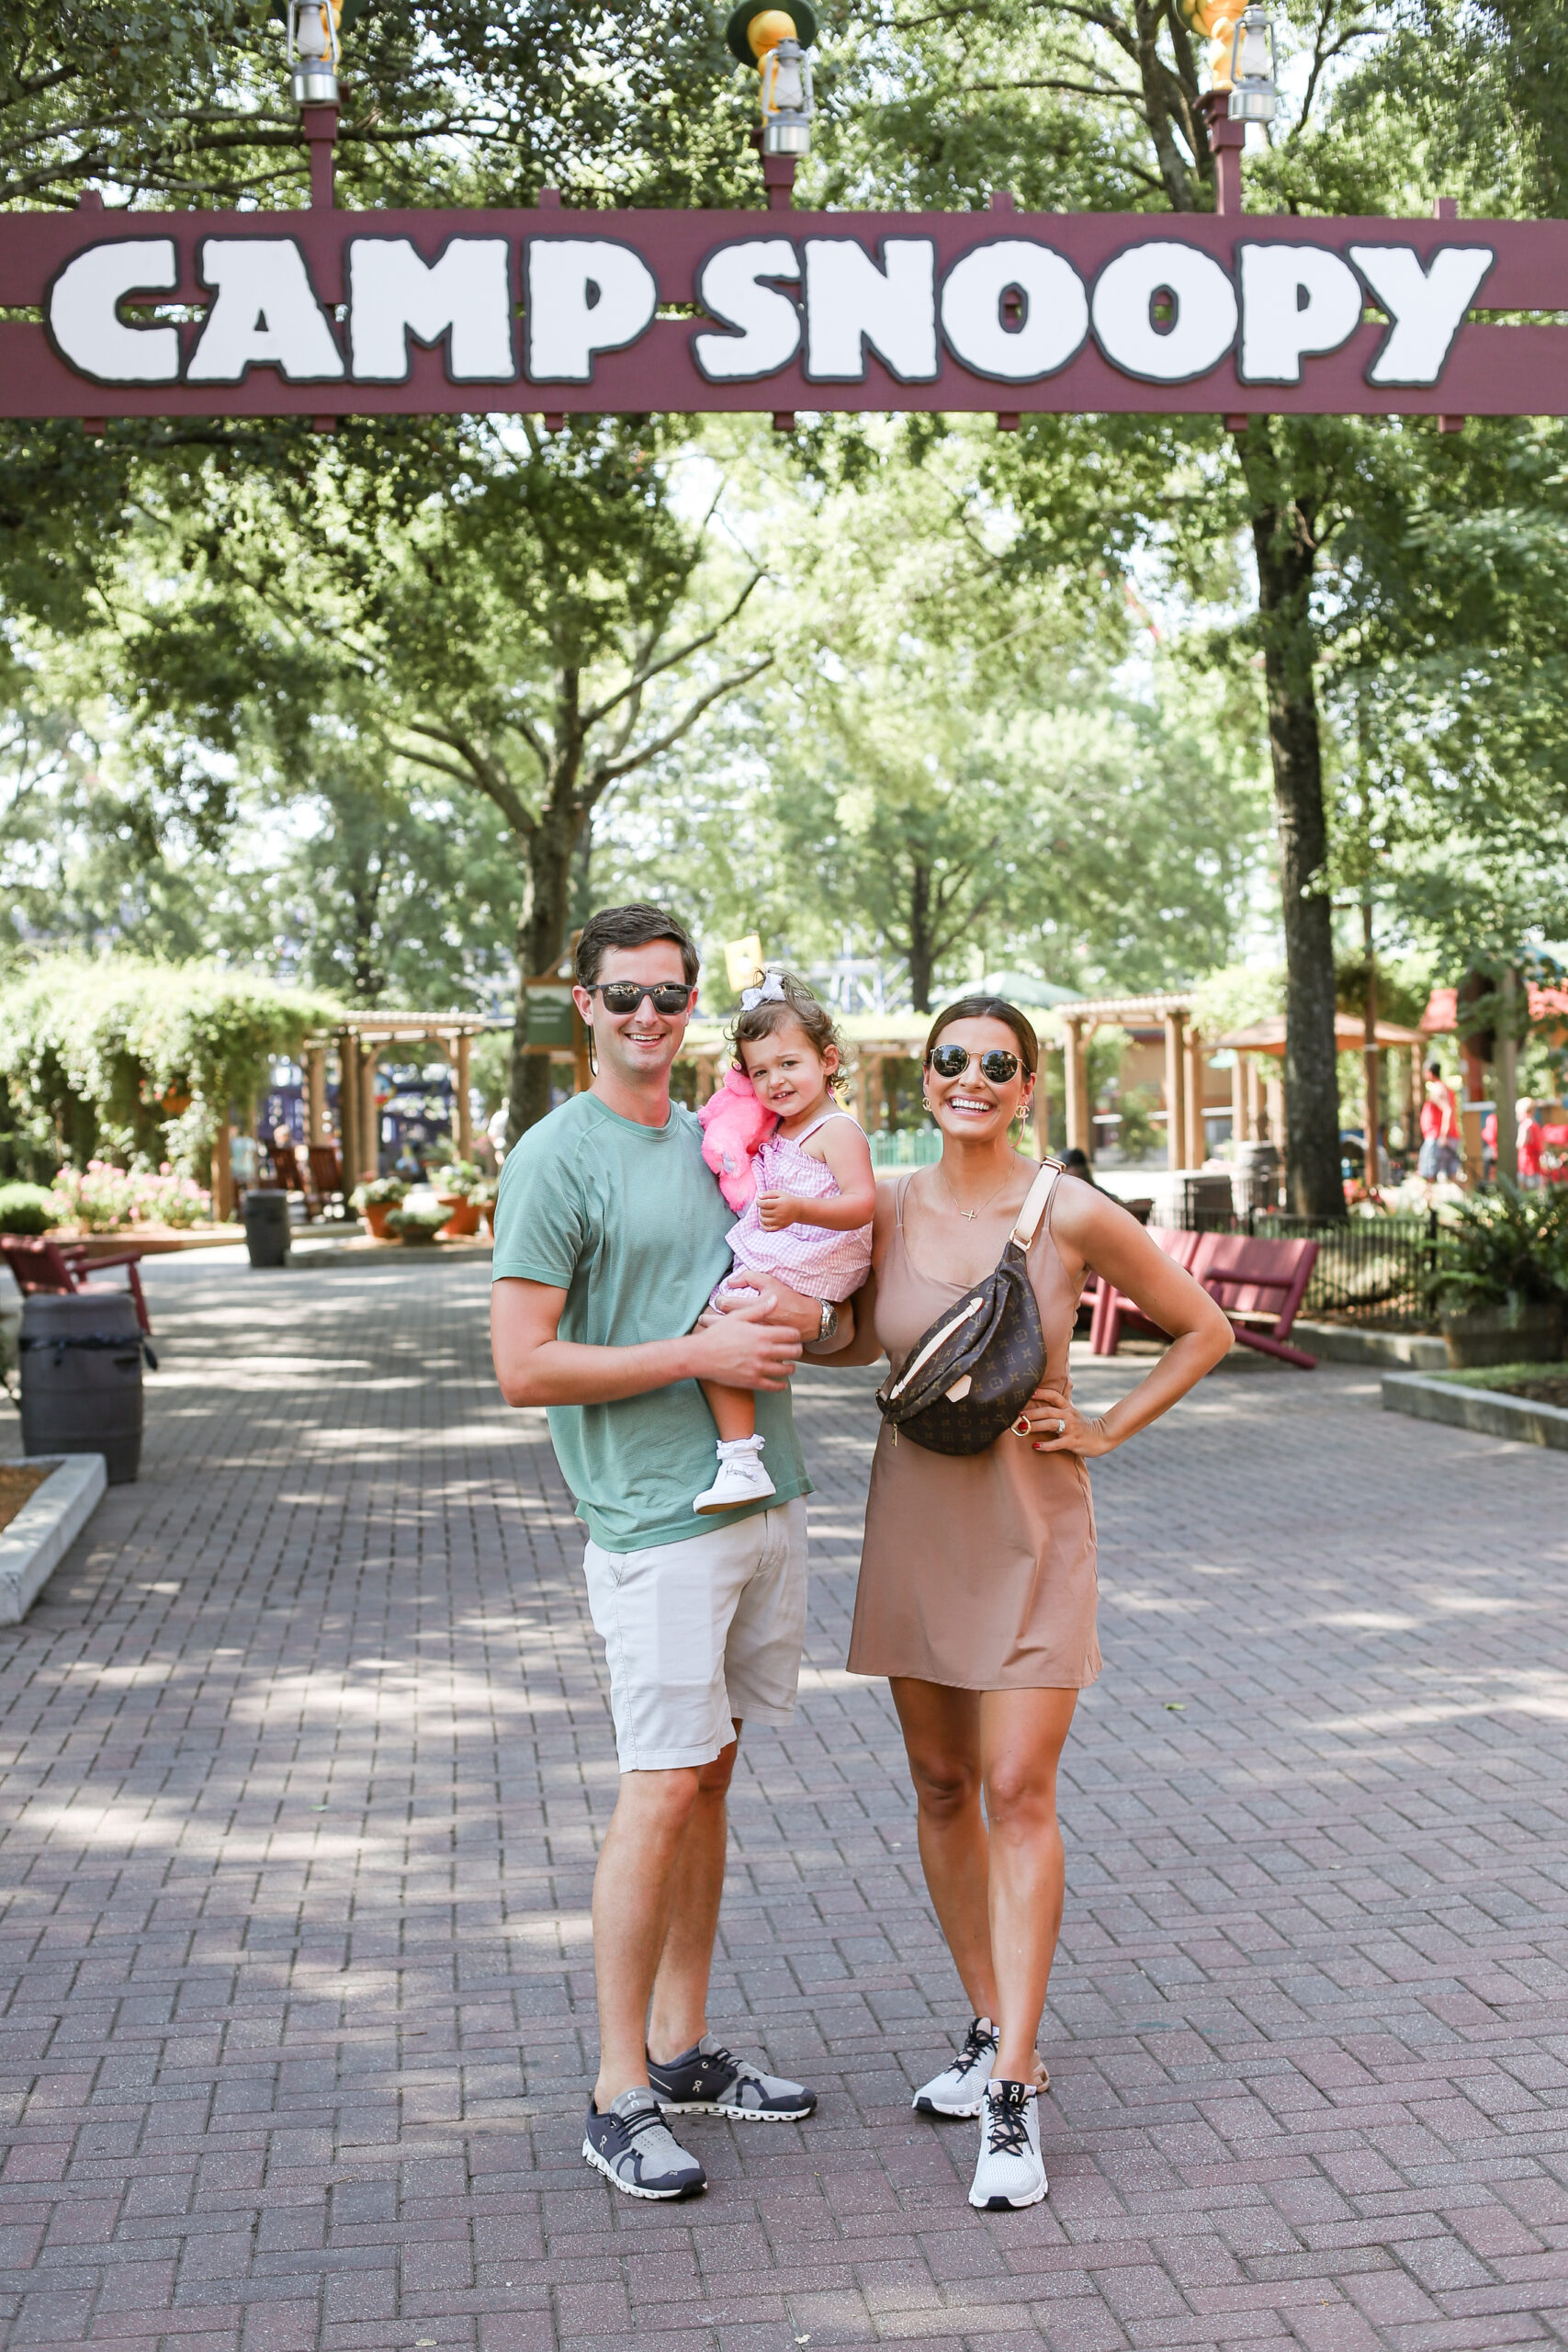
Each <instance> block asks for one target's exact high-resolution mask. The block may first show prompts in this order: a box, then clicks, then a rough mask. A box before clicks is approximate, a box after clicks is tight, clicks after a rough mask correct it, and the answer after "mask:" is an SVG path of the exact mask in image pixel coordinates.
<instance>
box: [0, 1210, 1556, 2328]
mask: <svg viewBox="0 0 1568 2352" xmlns="http://www.w3.org/2000/svg"><path fill="white" fill-rule="evenodd" d="M486 1272H487V1269H486V1268H485V1267H484V1265H483V1264H482V1263H480V1262H476V1261H474V1260H472V1259H469V1260H468V1261H466V1262H465V1261H442V1262H439V1263H434V1264H433V1263H430V1262H429V1261H422V1262H418V1263H416V1264H414V1265H410V1264H409V1263H408V1261H406V1260H403V1259H400V1258H397V1257H389V1258H387V1259H386V1260H381V1259H374V1260H368V1259H366V1258H364V1257H342V1258H337V1259H334V1260H332V1261H317V1262H316V1263H315V1264H314V1265H310V1266H305V1265H300V1266H299V1267H298V1268H297V1269H296V1270H295V1271H294V1272H290V1273H287V1274H284V1273H279V1274H275V1275H264V1274H252V1273H251V1272H249V1271H248V1270H246V1269H243V1267H237V1266H232V1265H228V1264H224V1265H219V1264H218V1263H216V1262H215V1261H207V1262H206V1263H205V1264H204V1263H203V1262H202V1261H184V1262H183V1263H180V1264H178V1265H168V1264H165V1265H164V1266H162V1267H158V1268H155V1269H154V1271H153V1274H152V1284H151V1288H152V1303H153V1310H154V1315H155V1317H156V1318H157V1321H158V1324H159V1329H160V1338H161V1340H162V1341H163V1342H164V1347H165V1354H164V1364H165V1369H164V1371H163V1373H161V1374H160V1375H159V1376H158V1378H157V1379H156V1380H155V1381H154V1382H153V1383H152V1386H151V1407H152V1442H151V1444H150V1447H149V1452H148V1458H147V1462H146V1472H145V1476H144V1477H143V1479H142V1481H141V1484H140V1485H138V1486H136V1487H128V1488H119V1489H117V1490H115V1491H113V1492H112V1493H111V1494H110V1496H109V1498H107V1502H106V1504H105V1505H104V1507H103V1508H102V1509H101V1510H100V1511H99V1512H98V1515H97V1517H96V1521H94V1523H93V1526H92V1528H91V1529H90V1531H89V1532H88V1534H87V1536H86V1537H85V1540H84V1541H83V1542H82V1543H81V1544H79V1545H78V1547H77V1549H76V1551H75V1553H74V1554H73V1555H72V1558H71V1559H70V1561H69V1562H68V1563H67V1565H66V1566H65V1567H64V1568H63V1569H62V1571H61V1573H60V1574H58V1575H57V1576H56V1577H55V1578H54V1579H53V1581H52V1583H51V1585H50V1586H49V1588H48V1589H47V1591H46V1593H45V1595H44V1597H43V1599H42V1600H41V1601H40V1603H39V1606H38V1607H37V1608H36V1609H35V1610H34V1611H33V1614H32V1616H31V1618H30V1619H29V1620H28V1623H27V1624H26V1625H25V1626H23V1627H21V1628H18V1629H17V1630H16V1631H14V1632H10V1633H6V1634H0V1697H3V1700H4V1703H5V1708H6V1720H5V1724H4V1726H3V1736H4V1743H5V1744H4V1751H3V1755H0V1762H3V1763H4V1764H5V1766H6V1785H5V1800H6V1806H7V1815H6V1818H7V1823H8V1837H7V1840H6V1849H5V1854H6V1861H5V1868H6V1884H7V1886H8V1888H10V1889H11V1890H14V1899H13V1901H12V1904H11V1907H10V1912H9V1920H8V1925H7V1927H6V1930H5V1934H6V1941H5V1948H4V1953H3V1955H0V1964H3V1967H4V1978H5V1988H6V2010H5V2029H6V2053H5V2061H4V2072H3V2074H0V2098H3V2100H4V2110H5V2113H4V2121H5V2126H6V2140H7V2143H8V2149H9V2154H8V2156H7V2158H6V2166H5V2171H4V2174H3V2176H0V2192H3V2193H0V2261H3V2263H4V2265H5V2267H4V2270H3V2271H0V2296H3V2301H0V2315H3V2316H0V2342H3V2343H4V2344H5V2345H6V2346H23V2345H27V2346H34V2345H49V2346H70V2345H78V2344H82V2345H85V2344H90V2345H93V2346H105V2345H111V2346H135V2347H138V2352H164V2347H167V2352H176V2347H177V2352H394V2347H395V2348H396V2352H401V2347H403V2346H443V2347H444V2346H466V2347H475V2348H476V2352H556V2347H558V2346H559V2347H572V2352H576V2347H579V2346H590V2345H592V2346H620V2345H622V2344H628V2343H629V2342H630V2340H631V2338H632V2337H633V2336H634V2335H635V2336H636V2337H637V2341H638V2343H639V2345H640V2346H642V2347H644V2352H646V2348H647V2347H649V2346H654V2347H664V2346H668V2347H670V2352H676V2348H677V2347H680V2352H686V2347H692V2348H693V2352H695V2347H702V2348H703V2352H791V2347H793V2346H804V2345H807V2344H809V2345H810V2346H812V2347H813V2352H822V2347H824V2346H833V2345H840V2344H847V2343H850V2342H857V2343H858V2342H866V2341H878V2342H884V2343H894V2344H905V2343H915V2342H919V2343H920V2344H921V2345H923V2346H931V2347H933V2348H934V2347H937V2346H953V2347H956V2346H960V2345H963V2346H969V2347H976V2352H978V2347H987V2352H988V2348H989V2347H996V2346H1003V2345H1004V2344H1005V2345H1008V2346H1018V2345H1023V2346H1028V2345H1032V2344H1036V2343H1038V2344H1043V2345H1046V2346H1051V2347H1053V2352H1112V2347H1119V2346H1141V2347H1146V2352H1175V2347H1178V2346H1233V2345H1234V2346H1254V2345H1281V2344H1289V2345H1295V2346H1306V2347H1308V2352H1371V2348H1372V2347H1374V2346H1389V2347H1397V2352H1437V2347H1451V2352H1480V2347H1483V2346H1493V2345H1513V2344H1542V2343H1562V2342H1563V2341H1564V2340H1568V2185H1565V2183H1568V2102H1565V2096H1564V2091H1565V2085H1568V2071H1565V2064H1564V2062H1565V2060H1568V2009H1565V2006H1564V1998H1563V1960H1564V1941H1563V1926H1564V1916H1563V1915H1564V1908H1565V1905H1564V1871H1565V1860H1564V1842H1563V1824H1564V1814H1565V1812H1568V1795H1565V1776H1564V1761H1565V1758H1564V1745H1565V1743H1564V1725H1565V1722H1568V1671H1565V1670H1564V1662H1563V1642H1562V1623H1563V1608H1562V1600H1563V1589H1564V1565H1565V1552H1568V1547H1565V1544H1564V1538H1563V1529H1564V1519H1563V1499H1564V1497H1565V1496H1568V1483H1565V1482H1568V1465H1565V1464H1563V1463H1562V1461H1561V1460H1560V1459H1559V1458H1558V1457H1556V1456H1553V1455H1550V1454H1544V1453H1536V1452H1534V1451H1532V1450H1531V1449H1529V1448H1528V1447H1517V1446H1511V1445H1506V1444H1503V1443H1499V1442H1494V1441H1492V1440H1489V1439H1485V1438H1480V1437H1474V1436H1471V1435H1468V1434H1464V1433H1461V1432H1459V1431H1454V1430H1440V1429H1436V1428H1433V1427H1430V1426H1428V1425H1426V1424H1422V1423H1416V1422H1410V1421H1404V1420H1398V1419H1392V1418H1390V1417H1386V1416H1382V1415H1380V1414H1379V1412H1378V1410H1377V1400H1376V1387H1375V1381H1374V1379H1373V1378H1372V1376H1371V1375H1368V1374H1359V1373H1356V1372H1349V1371H1344V1370H1332V1369H1328V1368H1325V1369H1324V1370H1323V1371H1321V1372H1319V1373H1317V1374H1313V1375H1310V1376H1307V1375H1297V1374H1290V1373H1286V1372H1280V1371H1276V1370H1273V1369H1270V1368H1268V1367H1264V1366H1261V1365H1253V1364H1251V1363H1248V1364H1247V1365H1246V1366H1244V1367H1241V1368H1236V1369H1232V1368H1231V1367H1230V1366H1228V1365H1227V1366H1226V1367H1225V1368H1224V1370H1222V1372H1221V1373H1220V1374H1217V1375H1216V1376H1215V1377H1214V1379H1213V1381H1212V1382H1211V1383H1210V1384H1209V1385H1208V1387H1207V1389H1206V1390H1205V1391H1204V1392H1203V1393H1202V1394H1201V1397H1198V1398H1196V1399H1194V1400H1192V1401H1190V1403H1189V1404H1188V1406H1187V1407H1185V1408H1183V1409H1182V1410H1181V1411H1180V1412H1179V1414H1178V1415H1177V1416H1175V1417H1174V1418H1173V1419H1171V1420H1170V1421H1168V1422H1167V1423H1166V1424H1164V1425H1163V1426H1162V1427H1161V1428H1160V1429H1158V1430H1156V1431H1154V1432H1152V1433H1151V1434H1150V1435H1148V1436H1147V1437H1145V1438H1144V1439H1141V1440H1139V1441H1138V1442H1137V1443H1136V1444H1135V1445H1134V1446H1133V1447H1132V1448H1130V1449H1129V1450H1128V1451H1127V1452H1126V1453H1122V1454H1120V1455H1118V1456H1116V1457H1114V1458H1113V1459H1112V1460H1111V1461H1109V1462H1107V1463H1104V1464H1099V1465H1097V1466H1096V1469H1095V1472H1094V1479H1095V1488H1096V1496H1097V1501H1098V1506H1099V1510H1100V1521H1101V1528H1102V1540H1103V1554H1102V1571H1103V1588H1104V1592H1103V1598H1104V1606H1103V1611H1102V1622H1101V1637H1102V1641H1103V1645H1104V1648H1105V1652H1106V1657H1107V1671H1106V1674H1105V1676H1104V1679H1103V1680H1102V1681H1101V1683H1100V1686H1099V1688H1098V1689H1097V1690H1096V1691H1094V1692H1093V1693H1092V1694H1091V1695H1090V1697H1089V1699H1088V1701H1087V1702H1086V1703H1085V1705H1084V1707H1083V1708H1082V1710H1081V1713H1080V1717H1079V1723H1078V1726H1077V1731H1076V1732H1075V1736H1074V1739H1073V1741H1072V1743H1071V1744H1070V1747H1069V1751H1068V1758H1069V1760H1068V1768H1067V1770H1066V1781H1065V1785H1064V1790H1063V1801H1064V1808H1065V1814H1066V1831H1067V1842H1068V1868H1069V1892H1068V1901H1067V1924H1066V1934H1065V1938H1064V1942H1063V1949H1062V1953H1061V1957H1060V1961H1059V1962H1058V1967H1057V1972H1056V1976H1055V1984H1054V1987H1053V2000H1052V2006H1051V2010H1050V2013H1049V2015H1048V2018H1047V2020H1046V2032H1045V2044H1044V2046H1045V2050H1046V2054H1047V2056H1048V2058H1049V2062H1050V2064H1051V2068H1052V2072H1053V2075H1054V2076H1055V2087H1054V2092H1053V2097H1052V2098H1051V2100H1050V2102H1049V2103H1048V2107H1047V2111H1046V2117H1045V2126H1044V2141H1045V2147H1046V2154H1047V2162H1048V2165H1049V2169H1050V2174H1051V2197H1050V2201H1049V2203H1048V2204H1047V2205H1044V2206H1042V2207H1038V2208H1036V2209H1035V2210H1033V2211H1031V2212H1028V2213H1023V2214H1017V2215H1011V2214H1010V2215H980V2214H976V2213H972V2212H971V2211H970V2210H969V2208H968V2206H967V2205H966V2203H965V2202H964V2188H965V2186H966V2183H967V2177H968V2170H969V2166H970V2163H971V2159H972V2147H971V2131H972V2127H970V2126H967V2125H953V2126H946V2127H938V2126H936V2125H933V2124H931V2123H928V2122H925V2121H923V2120H917V2119H915V2118H914V2117H912V2116H911V2115H910V2113H909V2111H908V2085H909V2084H910V2082H911V2081H913V2080H916V2079H919V2076H920V2075H923V2074H924V2073H925V2072H926V2071H927V2070H929V2069H930V2068H931V2067H932V2066H933V2065H934V2064H936V2063H938V2061H939V2058H940V2055H941V2053H942V2050H943V2048H944V2046H945V2045H946V2043H947V2042H948V2041H950V2040H951V2039H952V2037H953V2034H954V2032H955V2030H959V2029H961V2028H962V2026H963V2024H964V2021H965V2020H964V2015H963V2008H962V2003H961V1999H960V1996H959V1994H958V1990H957V1986H956V1982H955V1980H954V1978H953V1973H952V1970H951V1968H950V1966H949V1964H948V1962H947V1960H946V1958H945V1956H944V1953H943V1951H942V1947H941V1945H940V1943H939V1941H938V1939H937V1937H936V1934H935V1932H934V1930H933V1928H932V1925H931V1918H930V1917H929V1914H928V1911H927V1908H926V1905H925V1899H924V1895H923V1893H922V1889H921V1885H920V1878H919V1867H918V1864H917V1861H916V1857H915V1850H914V1844H913V1824H912V1817H911V1804H910V1799H909V1793H908V1786H907V1782H906V1780H905V1777H904V1773H903V1771H902V1769H901V1764H900V1756H899V1750H898V1744H897V1737H896V1735H895V1731H894V1728H893V1724H892V1720H891V1716H890V1713H889V1709H888V1704H887V1700H886V1691H884V1690H882V1689H879V1688H877V1687H875V1686H869V1685H866V1684H863V1683H858V1682H853V1681H852V1680H851V1679H849V1678H848V1677H847V1676H846V1675H845V1674H844V1673H843V1671H842V1668H841V1663H840V1662H841V1660H842V1658H843V1656H844V1646H845V1634H846V1628H847V1620H848V1612H849V1608H850V1603H851V1598H852V1588H853V1572H854V1561H855V1551H856V1535H857V1529H858V1524H859V1514H860V1509H861V1498H862V1493H863V1479H864V1474H865V1467H866V1460H867V1453H868V1445H869V1441H870V1438H871V1435H872V1431H873V1419H874V1417H873V1410H872V1408H871V1405H870V1399H869V1393H868V1390H869V1383H868V1382H867V1381H866V1379H865V1377H864V1375H857V1374H836V1375H828V1374H808V1375H807V1376H806V1377H805V1378H803V1380H802V1383H801V1387H800V1396H799V1407H800V1412H801V1419H802V1423H803V1427H804V1430H805V1433H806V1437H807V1447H808V1452H809V1454H810V1457H811V1460H812V1463H813V1466H814V1470H815V1473H816V1476H818V1481H819V1484H820V1487H821V1489H822V1493H821V1495H820V1497H819V1499H818V1506H817V1509H816V1513H815V1521H814V1526H815V1536H816V1547H817V1561H818V1574H817V1577H816V1581H815V1588H814V1595H815V1597H814V1609H813V1618H812V1629H811V1645H810V1654H809V1655H810V1667H809V1670H808V1673H807V1678H806V1686H805V1690H804V1693H803V1704H802V1708H801V1713H800V1716H799V1718H798V1720H797V1724H796V1726H795V1729H794V1730H793V1731H792V1732H791V1733H790V1734H788V1735H787V1736H775V1735H772V1734H767V1733H762V1734H760V1735H758V1736H755V1737H754V1738H751V1739H750V1740H749V1741H748V1743H747V1747H746V1751H745V1754H744V1756H743V1758H742V1766H741V1770H740V1772H739V1776H738V1781H737V1792H736V1801H735V1806H734V1851H733V1858H732V1863H731V1870H730V1878H729V1890H728V1896H727V1901H726V1909H725V1918H724V1933H723V1949H722V1952H721V1955H720V1959H719V1963H718V1971H717V1978H716V1998H715V2020H714V2021H715V2024H716V2028H717V2029H718V2030H720V2031H721V2032H722V2033H724V2034H725V2035H727V2036H731V2037H733V2038H734V2039H735V2040H736V2041H738V2042H739V2043H741V2044H744V2045H747V2046H750V2047H751V2048H753V2049H755V2048H757V2047H759V2046H761V2045H765V2048H766V2050H767V2052H768V2054H769V2055H770V2057H771V2058H772V2059H773V2062H774V2064H777V2065H779V2066H780V2067H782V2068H784V2070H786V2071H789V2072H793V2073H798V2074H801V2075H806V2076H807V2077H809V2079H811V2080H812V2081H813V2082H815V2083H816V2084H818V2086H819V2087H820V2090H821V2093H822V2103H821V2109H820V2111H819V2113H818V2117H817V2119H816V2120H814V2121H813V2122H812V2123H811V2124H809V2125H808V2126H807V2127H805V2128H803V2129H795V2128H794V2127H789V2126H779V2127H773V2128H748V2127H731V2126H729V2125H726V2124H698V2125H695V2126H694V2131H695V2133H696V2134H697V2136H698V2139H699V2141H700V2146H701V2153H702V2154H703V2157H704V2160H705V2163H706V2164H707V2165H708V2167H709V2170H710V2173H711V2175H712V2177H713V2186H712V2188H711V2189H710V2190H709V2193H708V2195H707V2197H706V2199H705V2200H703V2201H702V2202H700V2203H699V2204H697V2205H695V2206H692V2207H682V2208H678V2209H673V2210H671V2209H664V2208H659V2207H648V2206H633V2205H628V2204H626V2203H625V2202H622V2201H618V2200H615V2199H614V2198H613V2195H612V2192H611V2191H610V2190H609V2189H608V2188H606V2187H605V2186H604V2184H603V2183H602V2182H601V2181H599V2180H598V2179H597V2178H596V2177H593V2176H592V2175H591V2174H590V2173H589V2172H588V2171H587V2170H586V2168H585V2167H584V2166H583V2165H582V2164H581V2160H580V2157H579V2154H578V2149H579V2143H580V2138H581V2111H582V2107H583V2102H584V2098H585V2094H586V2083H587V2079H588V2074H589V2068H590V2060H591V2052H592V2042H593V2022H592V1977H591V1972H590V1965H589V1948H588V1933H587V1929H588V1901H589V1885H590V1878H591V1872H592V1860H593V1854H594V1848H595V1840H596V1838H597V1837H598V1835H599V1833H600V1831H601V1830H602V1828H603V1826H604V1821H605V1819H606V1817H607V1815H608V1812H609V1809H610V1805H611V1804H612V1801H613V1798H614V1794H615V1770H614V1765H613V1761H612V1751H611V1747H610V1741H609V1737H608V1726H607V1718H606V1713H605V1705H604V1687H603V1679H602V1676H601V1671H600V1666H599V1661H598V1659H597V1657H596V1656H595V1654H594V1648H593V1645H592V1638H591V1634H590V1630H589V1627H588V1624H587V1622H586V1617H585V1612H584V1610H583V1605H582V1599H581V1588H580V1584H579V1579H578V1575H577V1569H576V1565H575V1563H576V1555H577V1550H578V1544H577V1538H576V1535H575V1532H574V1529H573V1524H572V1522H571V1521H570V1517H569V1514H568V1510H567V1508H566V1505H565V1501H564V1498H563V1496H562V1492H561V1488H560V1485H559V1481H558V1477H557V1475H556V1472H555V1468H554V1464H553V1460H552V1457H551V1455H550V1453H549V1449H548V1445H547V1441H546V1438H545V1434H544V1430H543V1424H542V1417H537V1418H536V1417H535V1416H531V1415H530V1416H513V1415H509V1414H508V1413H507V1412H506V1411H505V1410H504V1409H503V1408H502V1407H501V1406H500V1405H499V1403H498V1401H497V1399H496V1397H495V1395H494V1393H493V1390H492V1388H491V1384H490V1378H489V1368H488V1359H487V1354H486V1347H485V1339H484V1327H483V1304H484V1290H485V1278H486ZM1133 1370H1134V1367H1129V1366H1127V1365H1125V1364H1122V1365H1119V1366H1116V1367H1101V1368H1099V1369H1097V1370H1092V1371H1091V1370H1089V1368H1088V1367H1086V1369H1085V1374H1084V1378H1083V1384H1082V1385H1083V1386H1084V1388H1085V1389H1086V1390H1087V1391H1088V1392H1089V1394H1090V1396H1091V1397H1100V1396H1101V1395H1105V1394H1110V1393H1111V1392H1113V1391H1114V1389H1115V1388H1116V1387H1118V1386H1119V1385H1122V1383H1123V1382H1124V1381H1125V1380H1126V1379H1127V1378H1128V1377H1130V1376H1131V1373H1132V1371H1133ZM5 1434H6V1436H7V1438H8V1442H10V1443H11V1444H12V1445H13V1446H14V1444H15V1423H14V1421H8V1422H7V1424H6V1430H5Z"/></svg>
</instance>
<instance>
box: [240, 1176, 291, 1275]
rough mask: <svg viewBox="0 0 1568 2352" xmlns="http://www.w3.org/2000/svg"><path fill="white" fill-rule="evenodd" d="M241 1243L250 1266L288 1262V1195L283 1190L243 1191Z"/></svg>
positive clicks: (283, 1264)
mask: <svg viewBox="0 0 1568 2352" xmlns="http://www.w3.org/2000/svg"><path fill="white" fill-rule="evenodd" d="M243 1215H244V1219H245V1247H246V1249H247V1250H249V1251H250V1253H251V1263H252V1265H253V1266H287V1264H288V1241H289V1229H288V1193H246V1194H245V1205H244V1211H243Z"/></svg>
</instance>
